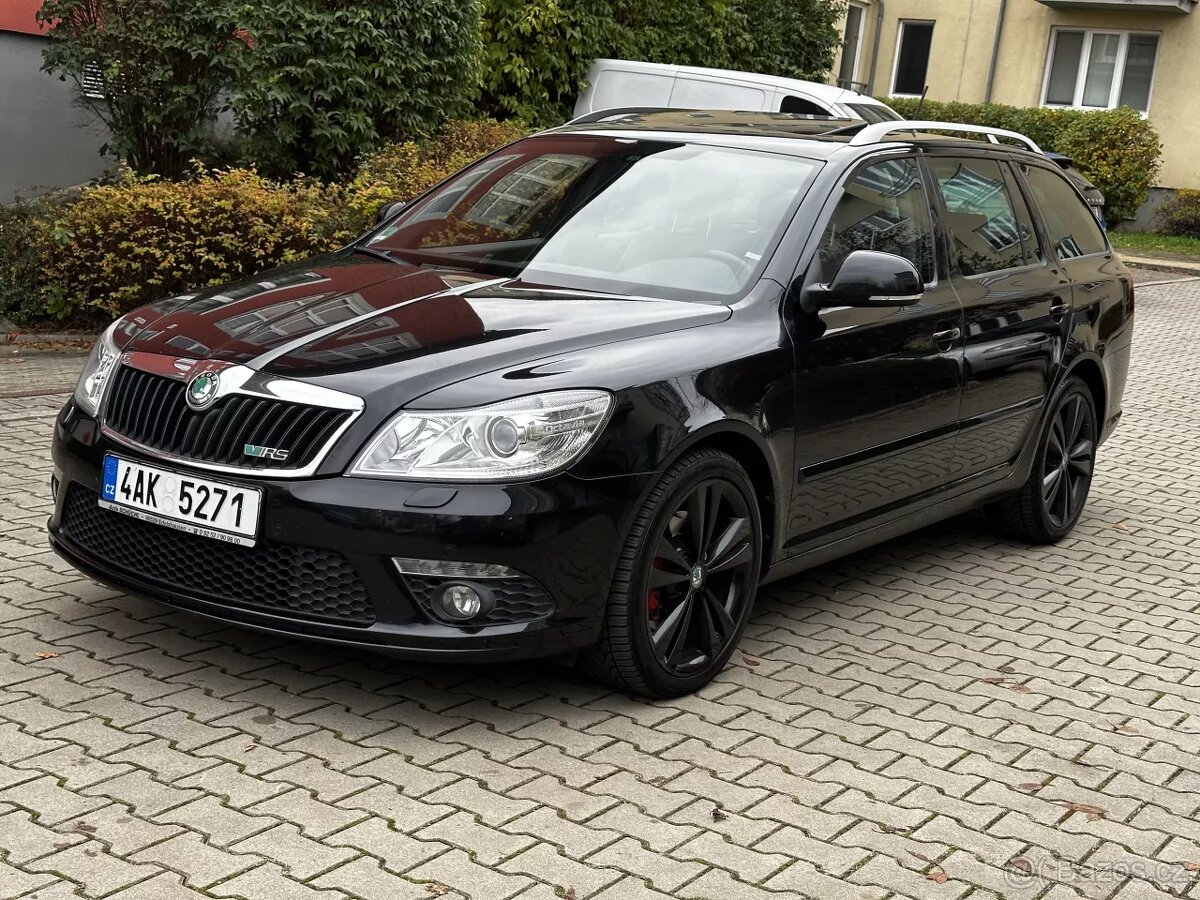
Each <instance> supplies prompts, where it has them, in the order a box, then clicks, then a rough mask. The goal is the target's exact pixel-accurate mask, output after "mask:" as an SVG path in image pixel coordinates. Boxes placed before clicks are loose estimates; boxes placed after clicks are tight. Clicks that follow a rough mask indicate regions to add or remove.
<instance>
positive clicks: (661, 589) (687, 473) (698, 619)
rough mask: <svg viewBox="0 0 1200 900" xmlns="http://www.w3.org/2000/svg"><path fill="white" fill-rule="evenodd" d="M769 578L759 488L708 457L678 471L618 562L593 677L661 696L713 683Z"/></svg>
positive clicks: (591, 666) (588, 661)
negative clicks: (762, 579) (763, 575)
mask: <svg viewBox="0 0 1200 900" xmlns="http://www.w3.org/2000/svg"><path fill="white" fill-rule="evenodd" d="M761 571H762V524H761V520H760V515H759V507H758V502H757V501H756V499H755V493H754V486H753V484H752V483H751V481H750V478H749V476H747V475H746V472H745V471H744V470H743V469H742V467H741V466H739V465H738V464H737V462H735V461H734V459H733V458H732V457H730V456H728V455H727V454H725V453H722V452H720V451H717V450H698V451H695V452H694V453H691V454H689V455H687V456H685V457H684V458H682V459H681V460H680V461H679V462H677V463H676V464H675V465H674V466H672V467H671V468H670V469H669V470H668V471H667V473H666V474H665V475H664V476H663V477H662V479H661V480H660V481H659V482H658V484H656V485H655V486H654V488H653V489H652V490H651V491H650V494H649V496H648V497H647V499H646V501H645V503H644V505H643V506H642V508H641V510H640V511H639V512H638V513H637V516H636V518H635V519H634V522H633V524H632V526H631V528H630V531H629V537H628V539H627V540H626V544H625V547H624V549H623V551H622V553H621V557H620V559H619V561H618V563H617V571H616V575H615V577H614V579H613V586H612V590H611V593H610V596H609V603H608V610H607V613H606V616H605V621H604V626H603V630H602V632H601V636H600V640H599V642H598V643H597V644H596V645H595V646H594V647H592V648H590V649H589V650H587V651H585V652H584V654H583V655H582V657H581V660H580V662H581V664H582V666H583V668H584V669H585V670H586V671H587V672H588V673H589V674H590V675H592V676H593V677H596V678H598V679H600V680H603V681H606V682H608V683H609V684H613V685H615V686H617V687H619V688H622V689H625V690H630V691H633V692H635V693H640V694H648V695H651V696H655V697H674V696H678V695H680V694H686V693H690V692H692V691H695V690H697V689H698V688H700V687H702V686H703V685H705V684H707V683H708V682H709V681H710V680H712V678H713V676H714V675H716V674H717V673H718V672H719V671H720V670H721V668H722V667H723V666H724V665H725V663H726V661H727V660H728V659H729V656H730V655H731V654H732V653H733V650H734V648H735V646H736V645H737V641H738V639H739V638H740V637H741V634H742V630H743V629H744V628H745V625H746V621H747V619H748V618H749V615H750V611H751V609H752V608H753V605H754V596H755V592H756V591H757V588H758V580H759V575H760V573H761Z"/></svg>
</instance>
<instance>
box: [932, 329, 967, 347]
mask: <svg viewBox="0 0 1200 900" xmlns="http://www.w3.org/2000/svg"><path fill="white" fill-rule="evenodd" d="M960 337H962V329H961V328H947V329H946V330H945V331H935V332H934V333H933V345H934V346H935V347H937V348H938V350H940V351H941V352H942V353H945V352H947V351H948V350H950V349H951V348H952V347H953V346H954V342H955V341H957V340H958V339H959V338H960Z"/></svg>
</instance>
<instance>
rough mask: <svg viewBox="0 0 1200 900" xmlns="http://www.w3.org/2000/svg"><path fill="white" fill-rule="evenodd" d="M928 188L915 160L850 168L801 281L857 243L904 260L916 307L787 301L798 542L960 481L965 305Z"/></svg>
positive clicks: (836, 263)
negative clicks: (946, 261)
mask: <svg viewBox="0 0 1200 900" xmlns="http://www.w3.org/2000/svg"><path fill="white" fill-rule="evenodd" d="M929 198H930V194H929V186H928V184H927V181H926V177H925V175H924V173H923V170H922V167H921V165H920V162H919V160H918V159H917V157H916V156H892V157H888V158H884V159H880V158H879V157H875V158H874V159H873V160H870V161H867V162H864V163H861V164H860V165H859V166H858V167H857V168H855V169H854V170H852V171H851V172H850V173H849V175H848V177H847V178H846V179H845V180H844V182H843V183H842V185H841V187H840V189H839V190H838V191H836V192H835V194H834V197H833V198H831V201H830V203H829V205H828V206H827V207H826V209H825V211H824V213H823V220H822V221H820V222H819V223H818V226H817V229H816V230H817V233H818V234H820V235H821V238H820V243H819V245H818V247H817V250H816V255H815V257H814V258H813V260H812V261H811V263H810V264H809V268H808V273H807V275H806V279H805V280H806V283H815V282H827V281H829V280H830V279H831V278H832V277H833V275H834V274H835V273H836V272H837V270H838V268H839V267H840V265H841V263H842V261H843V260H845V258H846V257H847V256H848V255H849V254H850V253H852V252H853V251H855V250H878V251H882V252H885V253H893V254H895V255H897V256H902V257H904V258H906V259H908V260H909V261H910V262H912V263H913V265H915V266H916V267H917V271H918V272H920V273H921V276H922V280H923V281H924V283H925V290H924V294H923V296H922V297H921V300H920V302H919V303H916V304H914V305H911V306H888V307H879V308H872V309H864V308H853V307H848V306H841V307H834V308H830V309H823V310H821V311H820V312H816V313H809V312H805V311H804V310H802V309H800V305H799V303H798V302H796V301H795V300H793V301H792V304H791V307H790V313H789V329H790V333H791V337H792V341H793V346H794V348H795V349H794V352H795V361H796V363H795V365H796V416H795V420H796V439H795V440H796V459H797V468H798V471H797V476H796V483H795V485H794V487H793V490H792V498H791V504H790V509H791V516H790V522H789V529H788V532H789V533H788V537H789V541H790V543H791V545H792V546H793V547H794V548H796V549H799V545H801V544H804V543H807V542H809V541H812V540H815V539H818V538H822V537H824V536H825V535H827V534H828V533H829V532H831V531H835V530H837V529H838V528H840V527H845V526H849V525H852V524H854V523H855V522H856V521H857V520H861V519H864V518H866V517H869V516H872V515H874V514H878V513H881V512H885V511H887V510H888V509H891V508H899V507H902V506H904V505H905V504H906V503H908V502H911V501H912V499H913V498H915V497H917V496H919V495H921V494H926V493H929V492H933V491H936V490H938V489H940V488H941V487H942V486H944V485H945V484H946V483H947V482H948V481H949V480H950V479H952V478H953V475H954V473H953V471H952V469H951V468H950V466H949V462H950V456H951V450H952V448H953V446H954V435H955V431H956V429H957V426H958V404H959V391H960V382H961V356H962V344H961V334H962V309H961V307H960V305H959V302H958V297H957V296H956V295H955V293H954V289H953V288H952V287H951V286H950V284H949V282H947V280H946V272H945V269H944V266H942V265H941V263H940V262H939V258H938V254H937V252H936V250H935V243H936V242H935V237H934V235H935V228H934V219H933V216H932V214H931V209H930V206H929Z"/></svg>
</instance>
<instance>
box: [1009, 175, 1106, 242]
mask: <svg viewBox="0 0 1200 900" xmlns="http://www.w3.org/2000/svg"><path fill="white" fill-rule="evenodd" d="M1021 173H1022V174H1023V175H1024V176H1025V182H1026V184H1028V185H1029V192H1030V194H1031V195H1032V196H1033V202H1034V204H1035V205H1036V206H1037V208H1038V211H1039V212H1040V213H1041V214H1042V221H1043V222H1045V223H1046V231H1047V234H1048V237H1049V238H1050V244H1051V246H1053V247H1054V250H1055V252H1056V253H1057V254H1058V256H1059V259H1074V258H1076V257H1079V256H1090V255H1092V254H1093V253H1103V252H1105V251H1106V250H1107V249H1108V245H1107V243H1106V242H1105V240H1104V233H1103V232H1102V231H1101V230H1100V226H1099V225H1098V224H1097V222H1096V217H1095V216H1094V215H1093V214H1092V211H1091V210H1090V209H1088V206H1087V204H1086V203H1084V202H1083V199H1082V198H1081V197H1080V196H1079V194H1078V193H1076V191H1075V188H1073V187H1072V186H1071V183H1070V182H1069V181H1067V179H1066V177H1065V176H1063V175H1060V174H1059V173H1058V172H1052V171H1050V170H1049V169H1043V168H1042V167H1041V166H1030V165H1026V164H1022V165H1021Z"/></svg>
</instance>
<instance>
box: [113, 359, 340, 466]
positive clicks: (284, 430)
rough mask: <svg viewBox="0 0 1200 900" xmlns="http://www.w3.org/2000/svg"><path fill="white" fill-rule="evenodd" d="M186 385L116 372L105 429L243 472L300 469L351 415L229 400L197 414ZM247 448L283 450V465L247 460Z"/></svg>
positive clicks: (253, 400) (277, 403) (127, 370)
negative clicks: (189, 403) (286, 453)
mask: <svg viewBox="0 0 1200 900" xmlns="http://www.w3.org/2000/svg"><path fill="white" fill-rule="evenodd" d="M186 391H187V386H186V385H185V384H184V383H183V382H182V381H178V380H176V379H174V378H167V377H165V376H163V375H155V374H153V373H151V372H143V371H141V370H140V369H133V368H130V367H129V366H121V367H120V368H119V369H117V372H116V375H115V377H114V378H113V384H112V393H111V394H110V395H109V399H108V406H107V407H106V409H105V421H106V423H107V425H108V427H109V428H111V429H112V430H113V431H115V432H116V433H117V434H120V435H122V436H124V437H127V438H129V439H130V440H133V441H137V442H138V443H139V444H142V445H143V446H146V447H150V448H152V449H154V450H161V451H163V452H165V453H170V454H172V455H173V456H177V457H180V458H181V459H195V460H201V461H204V462H211V463H221V464H224V465H231V466H238V467H241V468H246V469H298V468H302V467H304V466H306V465H308V464H309V463H311V462H312V461H313V460H314V459H316V457H317V454H318V453H320V452H321V448H322V447H324V446H325V444H326V442H327V441H328V440H329V439H330V437H332V436H333V434H334V432H336V431H337V429H338V428H339V427H341V426H342V425H343V424H344V423H345V421H346V419H347V418H348V417H349V416H350V415H351V413H350V412H348V411H347V410H344V409H328V408H326V407H323V406H305V405H302V404H299V403H289V402H287V401H285V400H271V399H267V398H264V397H250V396H245V395H242V394H234V395H233V396H230V397H225V398H224V399H222V400H218V401H217V403H216V404H215V405H214V406H213V407H212V408H211V409H207V410H204V411H203V412H196V411H195V410H193V409H192V408H191V407H190V406H188V405H187V399H186ZM247 444H253V445H255V446H257V447H273V448H278V449H280V450H286V451H287V452H288V455H287V458H286V459H284V460H277V459H270V458H267V457H262V456H260V457H251V456H246V455H245V452H244V451H245V447H246V445H247Z"/></svg>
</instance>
